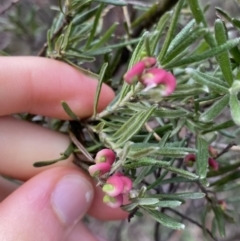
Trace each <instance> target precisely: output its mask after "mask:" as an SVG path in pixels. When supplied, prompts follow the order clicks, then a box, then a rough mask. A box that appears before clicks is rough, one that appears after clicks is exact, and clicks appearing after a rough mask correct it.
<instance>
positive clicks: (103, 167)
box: [88, 162, 111, 177]
mask: <svg viewBox="0 0 240 241" xmlns="http://www.w3.org/2000/svg"><path fill="white" fill-rule="evenodd" d="M110 170H111V165H110V164H109V163H107V162H100V163H97V164H95V165H92V166H90V167H89V168H88V172H89V174H90V175H91V176H92V177H97V176H101V175H103V174H105V173H107V172H109V171H110Z"/></svg>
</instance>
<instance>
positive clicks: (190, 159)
mask: <svg viewBox="0 0 240 241" xmlns="http://www.w3.org/2000/svg"><path fill="white" fill-rule="evenodd" d="M195 161H196V156H195V154H192V153H190V154H188V155H186V156H185V158H184V163H185V165H186V166H188V167H192V166H193V163H194V162H195Z"/></svg>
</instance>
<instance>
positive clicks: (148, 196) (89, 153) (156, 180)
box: [0, 0, 240, 241]
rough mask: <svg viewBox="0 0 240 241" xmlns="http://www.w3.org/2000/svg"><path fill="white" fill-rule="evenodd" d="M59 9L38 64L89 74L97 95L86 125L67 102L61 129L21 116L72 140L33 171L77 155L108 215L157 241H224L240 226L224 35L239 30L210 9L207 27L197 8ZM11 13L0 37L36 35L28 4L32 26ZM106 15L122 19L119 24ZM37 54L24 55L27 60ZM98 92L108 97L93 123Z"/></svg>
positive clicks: (104, 5)
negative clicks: (123, 217)
mask: <svg viewBox="0 0 240 241" xmlns="http://www.w3.org/2000/svg"><path fill="white" fill-rule="evenodd" d="M219 2H221V1H219ZM226 2H227V1H226ZM229 2H230V1H229ZM238 2H239V1H236V2H234V4H235V5H236V8H238V9H240V6H239V3H238ZM59 4H60V6H55V7H54V9H55V10H56V11H55V12H54V13H55V18H54V20H53V22H52V24H51V26H50V27H49V30H48V32H47V37H45V35H42V38H44V39H45V44H43V45H42V47H41V48H39V52H38V55H39V56H43V57H47V58H52V59H57V60H59V61H64V62H66V63H68V64H69V65H71V66H74V67H75V68H76V69H78V70H79V71H82V72H84V73H85V74H86V75H91V76H93V78H96V79H98V87H97V91H96V96H95V100H94V107H93V115H92V116H91V117H90V118H88V119H84V120H80V119H79V118H78V117H77V116H76V114H75V113H74V112H73V111H72V110H71V106H69V105H68V103H66V102H64V100H63V102H62V107H63V108H64V110H65V111H66V113H67V114H68V115H69V116H70V118H71V121H69V122H66V121H62V120H49V119H48V118H45V117H43V116H37V117H35V116H34V115H31V114H21V115H19V116H20V117H21V118H23V119H26V120H28V121H32V122H37V123H38V124H39V123H40V124H42V125H46V124H47V126H49V127H50V128H52V129H54V130H57V131H61V132H64V133H66V134H69V136H70V138H71V140H72V143H71V145H70V146H69V148H68V149H67V150H63V154H61V155H60V154H59V155H60V157H59V159H57V160H53V161H44V160H39V162H37V163H35V164H34V166H35V167H39V166H44V165H50V164H52V163H55V162H57V161H64V160H65V159H66V158H67V157H68V156H69V155H70V154H72V153H74V154H75V157H76V159H75V161H74V163H75V164H76V165H78V166H79V168H83V169H85V170H86V171H87V172H89V175H91V176H92V177H93V178H94V179H95V180H96V185H100V186H101V188H102V190H103V192H104V193H105V194H104V195H105V196H104V197H103V202H104V203H105V204H106V205H109V206H110V207H112V208H113V212H114V208H122V209H123V210H125V211H126V212H128V213H129V217H128V220H129V221H130V224H129V225H131V223H132V222H134V220H136V219H137V218H138V216H141V215H144V217H151V218H152V220H154V222H155V221H156V222H157V223H158V224H156V225H154V226H153V225H151V226H153V227H151V228H154V229H155V231H154V233H155V240H172V239H171V236H172V235H173V234H175V233H174V232H173V231H172V229H176V230H182V229H184V228H185V230H186V231H181V232H182V235H183V236H182V239H181V240H187V241H188V240H196V239H197V237H194V235H195V231H194V232H192V230H193V225H196V226H197V227H198V228H200V229H201V230H202V233H203V235H204V236H205V238H202V240H205V239H206V240H220V239H219V237H221V238H222V239H221V240H228V241H230V240H232V239H231V237H230V236H231V232H229V231H228V232H226V229H229V230H231V229H232V227H234V225H236V226H237V225H239V220H240V219H239V215H238V210H239V207H238V205H237V204H238V203H237V202H238V201H239V200H240V198H239V193H240V190H239V187H240V185H239V181H238V179H239V177H240V172H239V167H240V162H239V154H238V153H239V150H240V147H239V146H238V145H237V144H238V143H239V137H238V136H239V130H240V129H239V125H240V104H239V91H240V71H239V69H240V68H239V67H240V50H239V43H240V39H239V38H237V37H233V36H239V28H240V24H239V23H240V22H239V20H238V19H236V18H234V17H232V16H231V15H230V14H229V13H228V12H227V11H225V10H223V9H221V8H219V7H216V6H215V5H214V6H211V7H212V8H213V7H215V9H214V15H213V16H212V17H216V19H215V20H214V21H213V24H208V22H207V20H206V17H205V15H206V14H207V13H208V9H207V7H206V6H202V5H201V4H200V3H199V1H198V0H176V1H170V0H161V1H160V0H159V1H155V3H154V4H153V5H151V1H142V2H139V1H127V0H126V1H124V0H121V1H120V0H119V1H113V0H101V1H100V0H82V1H80V0H72V1H69V0H66V1H65V0H60V1H59ZM111 4H112V5H111ZM209 4H210V5H211V4H212V2H211V1H209ZM215 4H216V3H215ZM19 8H21V3H19V4H18V5H15V6H14V5H13V6H12V7H11V9H10V10H9V11H10V12H9V16H8V15H7V13H5V15H4V16H5V17H1V19H3V18H4V21H2V22H1V23H2V24H1V26H0V29H1V31H3V30H7V29H8V31H12V35H14V34H16V36H19V35H17V34H19V33H20V35H21V36H28V37H29V38H30V37H31V39H34V38H37V37H39V36H38V34H39V33H42V32H41V31H43V29H44V28H40V27H36V26H38V24H37V23H39V19H38V15H37V14H36V12H34V9H33V8H31V6H29V9H28V13H29V14H30V13H31V14H32V15H31V16H36V17H35V18H34V17H24V16H22V15H21V11H19ZM15 9H17V10H18V11H16V10H15ZM116 13H118V14H116ZM34 14H35V15H34ZM27 16H30V15H27ZM109 16H114V17H116V18H117V17H119V16H120V17H119V18H118V22H119V23H116V22H114V21H113V20H112V19H116V18H112V17H110V18H109ZM34 19H35V20H34ZM42 21H43V20H41V23H42ZM17 23H18V25H16V24H17ZM19 26H20V27H19ZM21 26H25V27H24V28H23V27H22V28H21ZM34 26H35V27H34ZM44 26H46V25H44ZM41 27H43V26H41ZM16 29H17V30H18V31H15V30H16ZM26 29H27V30H28V31H27V34H28V35H26V32H25V35H24V31H25V30H26ZM230 30H231V31H230ZM14 31H15V32H14ZM29 33H32V35H31V36H30V35H29ZM14 36H15V35H14ZM17 39H19V38H17ZM23 39H24V38H23ZM19 41H20V42H21V41H22V40H21V39H19ZM25 41H27V38H25ZM34 46H35V47H34V48H33V45H31V43H29V46H28V49H29V48H32V49H31V50H32V52H33V53H36V45H34ZM8 49H9V48H7V47H5V50H6V52H7V51H8ZM12 52H13V51H12ZM1 53H2V54H6V53H5V52H3V51H2V52H1ZM22 54H25V55H26V54H28V52H27V51H26V52H24V51H22ZM49 71H51V70H49ZM103 83H106V84H108V85H109V86H111V87H112V88H113V90H114V91H115V93H116V97H115V98H114V100H113V101H112V102H111V103H110V104H109V105H108V106H107V108H106V109H105V110H103V111H102V112H100V113H97V111H96V110H97V106H98V100H99V93H100V91H101V86H102V84H103ZM36 138H37V137H36ZM63 195H64V194H63ZM233 210H234V211H233ZM141 220H142V221H143V220H144V218H142V219H141ZM147 220H149V218H148V219H147ZM142 221H141V222H142ZM148 222H149V221H148ZM234 222H236V224H234ZM151 224H152V223H151ZM125 227H127V224H126V226H125ZM159 227H160V228H161V230H163V231H161V232H159ZM194 230H195V229H194ZM130 231H131V230H130ZM143 232H144V231H143ZM237 232H238V230H237V231H236V233H237ZM148 233H149V231H148ZM179 234H180V233H179ZM187 234H189V235H193V238H192V239H191V238H189V239H188V238H186V237H185V236H184V235H187ZM226 235H229V236H227V237H226V238H225V239H223V237H225V236H226ZM239 235H240V234H239ZM239 237H240V236H239ZM126 240H127V239H126ZM178 240H180V238H179V239H178Z"/></svg>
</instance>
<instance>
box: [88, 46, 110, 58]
mask: <svg viewBox="0 0 240 241" xmlns="http://www.w3.org/2000/svg"><path fill="white" fill-rule="evenodd" d="M111 52H112V49H111V48H110V47H106V48H98V49H95V50H88V51H85V52H84V54H86V55H89V56H95V55H103V54H107V53H111Z"/></svg>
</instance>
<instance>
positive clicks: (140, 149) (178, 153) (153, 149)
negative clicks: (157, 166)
mask: <svg viewBox="0 0 240 241" xmlns="http://www.w3.org/2000/svg"><path fill="white" fill-rule="evenodd" d="M161 143H162V142H160V143H159V144H153V143H134V144H132V145H131V148H130V152H129V154H128V157H129V158H132V159H134V158H138V154H139V153H140V155H144V154H145V155H150V154H157V155H158V156H166V157H175V158H176V157H184V156H186V155H187V154H188V153H196V152H197V150H196V149H193V148H186V147H166V146H165V147H161V146H160V144H161Z"/></svg>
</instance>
